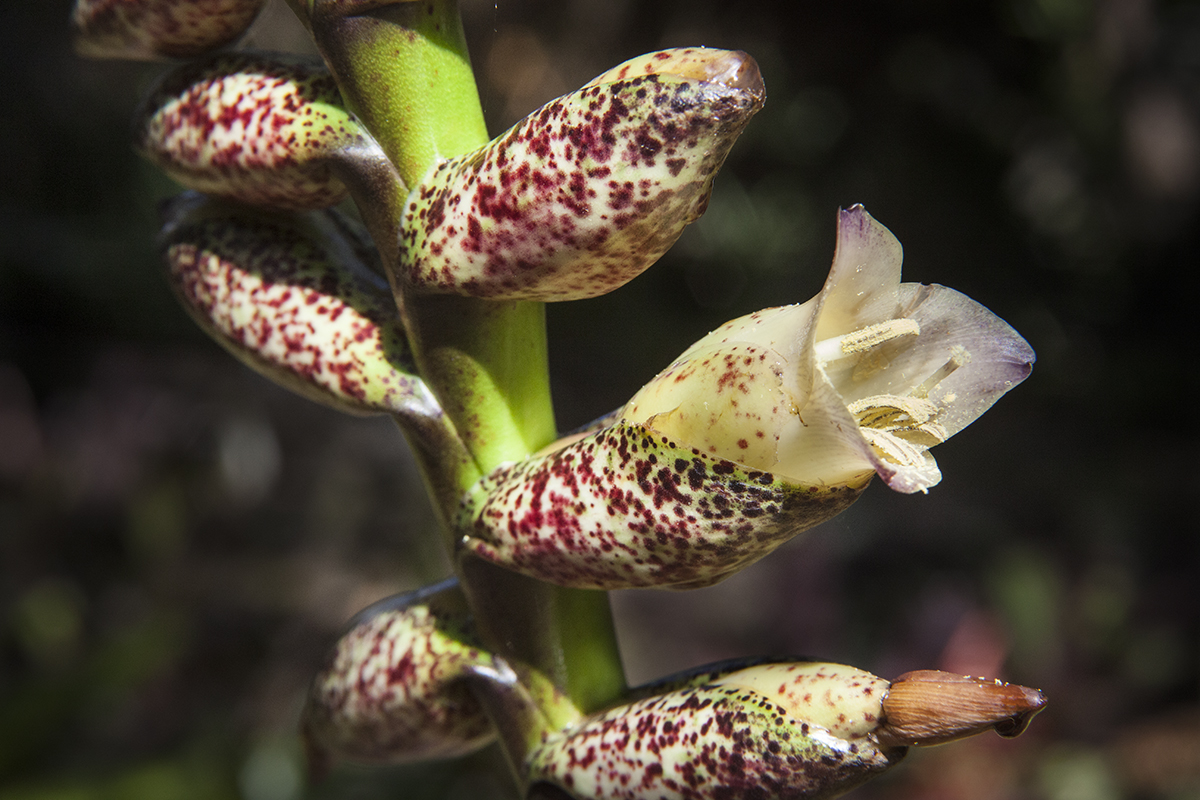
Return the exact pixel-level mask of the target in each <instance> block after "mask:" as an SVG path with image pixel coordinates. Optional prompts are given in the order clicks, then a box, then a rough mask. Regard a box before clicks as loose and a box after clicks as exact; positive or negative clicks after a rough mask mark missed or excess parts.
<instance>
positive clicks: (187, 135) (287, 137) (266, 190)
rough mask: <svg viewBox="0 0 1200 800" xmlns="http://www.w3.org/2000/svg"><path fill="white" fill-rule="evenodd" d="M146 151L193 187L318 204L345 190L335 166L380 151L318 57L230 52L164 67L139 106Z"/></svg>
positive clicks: (369, 160) (268, 202)
mask: <svg viewBox="0 0 1200 800" xmlns="http://www.w3.org/2000/svg"><path fill="white" fill-rule="evenodd" d="M136 130H137V134H136V135H137V146H138V148H139V149H140V150H141V152H142V154H143V155H145V156H146V158H148V159H149V160H150V161H152V162H153V163H154V164H156V165H157V166H159V167H160V168H162V170H163V171H164V172H166V173H167V174H168V175H169V176H171V177H172V178H174V179H175V180H177V181H179V182H180V183H182V184H183V185H184V186H186V187H188V188H189V189H195V190H197V191H201V192H206V193H208V194H212V195H218V196H221V197H225V198H228V199H232V200H236V201H238V202H242V203H248V204H250V205H261V206H269V207H272V208H282V209H314V208H326V207H328V206H332V205H336V204H337V203H339V202H341V201H342V200H344V199H345V198H346V196H347V194H348V190H347V187H346V185H345V183H344V182H343V180H342V176H341V175H340V174H339V170H340V169H344V168H347V167H349V166H352V165H354V166H357V167H358V168H359V171H362V170H364V169H368V168H371V167H375V171H378V167H377V166H376V165H379V164H381V163H383V162H385V161H386V157H385V156H384V155H383V153H382V151H381V150H380V149H379V146H378V144H377V143H376V142H375V140H374V139H373V138H372V137H371V136H370V134H368V133H367V132H366V130H365V129H364V128H363V127H362V126H361V125H359V123H358V121H357V120H356V119H355V118H354V116H353V115H352V114H351V113H350V112H349V111H347V110H346V109H345V108H344V107H343V105H342V100H341V95H340V94H339V92H338V88H337V84H336V83H335V82H334V80H333V78H332V77H331V76H330V75H329V73H328V72H327V71H326V70H325V69H324V68H322V67H319V66H314V65H312V64H309V63H308V62H305V61H300V60H296V59H290V60H282V59H281V57H276V56H271V57H267V56H263V55H256V54H250V53H232V54H225V55H220V56H216V57H213V58H209V59H207V60H204V61H200V62H196V63H192V64H186V65H183V66H182V67H180V68H178V69H177V70H175V71H174V72H172V73H169V74H168V75H167V76H166V77H165V78H164V79H163V80H162V81H161V82H160V83H159V84H158V86H157V87H156V88H155V89H154V91H152V92H151V94H150V95H149V97H148V98H147V100H146V102H145V103H144V105H143V108H142V110H141V111H140V112H139V114H138V122H137V124H136Z"/></svg>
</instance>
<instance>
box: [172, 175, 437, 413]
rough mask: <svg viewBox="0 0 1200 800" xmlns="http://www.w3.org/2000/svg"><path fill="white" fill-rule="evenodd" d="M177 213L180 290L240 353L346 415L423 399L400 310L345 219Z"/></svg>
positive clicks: (201, 209)
mask: <svg viewBox="0 0 1200 800" xmlns="http://www.w3.org/2000/svg"><path fill="white" fill-rule="evenodd" d="M185 197H186V196H185ZM178 205H179V206H186V205H187V204H186V202H185V201H180V202H179V203H178ZM177 216H178V218H177V219H174V220H173V221H172V222H171V223H169V224H168V228H167V235H166V239H165V245H164V254H165V259H166V262H167V266H168V268H169V271H170V277H171V282H172V285H173V287H174V288H175V290H176V293H177V294H178V295H179V297H180V298H181V300H182V301H183V303H184V306H185V307H186V308H187V309H188V311H189V312H191V314H192V316H193V317H195V318H196V320H197V322H199V324H200V325H201V327H203V328H204V329H205V330H206V331H207V332H208V333H209V334H211V335H212V336H213V337H214V338H216V339H217V341H218V342H220V343H221V344H222V345H224V346H225V347H226V348H228V349H229V350H230V351H231V352H233V354H234V355H236V356H238V357H239V358H241V359H242V360H243V361H245V362H246V363H248V364H250V365H251V366H252V367H254V368H256V369H258V370H259V371H260V372H263V373H264V374H266V375H267V376H268V377H271V378H273V379H274V380H276V381H277V382H279V383H282V384H283V385H285V386H287V387H289V388H292V389H295V390H297V391H300V392H301V393H302V394H304V395H306V396H308V397H312V398H313V399H317V400H321V401H323V402H325V403H327V404H330V405H333V406H335V407H337V408H340V409H342V410H345V411H351V412H354V413H360V414H361V413H369V412H380V411H394V412H402V411H404V410H405V409H407V408H409V407H410V405H411V404H413V403H418V402H425V392H426V390H425V387H424V384H423V382H421V381H420V380H419V379H417V378H415V377H413V375H414V372H415V368H414V367H413V365H412V357H411V353H410V351H409V348H408V343H407V340H406V339H405V336H404V332H403V327H402V326H401V323H400V319H399V312H398V311H397V310H396V306H395V303H394V301H393V300H392V296H391V293H390V292H389V291H388V289H387V284H386V282H385V281H384V280H383V278H382V277H380V276H379V275H378V274H376V273H374V272H372V271H371V268H370V267H369V266H368V264H369V263H370V259H372V258H373V251H372V250H371V249H370V248H369V246H368V245H367V244H366V237H365V234H363V233H362V232H361V231H359V230H357V229H356V228H355V227H353V226H352V225H351V224H350V223H349V221H348V220H346V218H344V217H343V216H341V215H340V214H337V213H336V212H332V211H324V212H310V213H308V214H306V215H291V214H284V213H261V214H247V213H245V211H244V210H235V209H230V208H228V207H224V206H222V205H221V204H219V203H217V202H213V201H209V202H201V203H200V204H199V205H197V206H193V207H190V208H185V209H183V210H182V211H181V212H180V213H179V214H178V215H177Z"/></svg>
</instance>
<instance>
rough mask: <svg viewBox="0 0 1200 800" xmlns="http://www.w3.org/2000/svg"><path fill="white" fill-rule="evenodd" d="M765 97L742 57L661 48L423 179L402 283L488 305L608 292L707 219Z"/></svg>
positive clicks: (410, 222)
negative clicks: (720, 173) (722, 172)
mask: <svg viewBox="0 0 1200 800" xmlns="http://www.w3.org/2000/svg"><path fill="white" fill-rule="evenodd" d="M763 98H764V93H763V85H762V78H761V76H760V75H759V72H758V67H757V65H755V63H754V61H753V59H751V58H750V57H749V56H748V55H746V54H745V53H741V52H730V51H724V50H709V49H704V48H691V49H686V50H668V51H664V52H661V53H652V54H650V55H648V56H642V57H641V58H639V59H634V61H631V62H627V64H625V65H622V66H621V67H618V68H616V69H614V70H611V71H610V72H608V73H605V75H603V76H601V77H600V78H597V79H596V80H595V81H592V82H591V83H589V84H587V85H586V86H585V87H584V88H582V89H580V90H579V91H576V92H573V93H571V94H568V95H565V96H563V97H560V98H558V99H557V100H554V101H552V102H550V103H548V104H547V105H545V106H543V107H542V108H541V109H540V110H538V111H536V112H534V113H533V114H531V115H529V116H528V117H526V118H525V120H524V121H522V122H520V123H518V124H517V125H516V126H515V127H513V128H512V129H511V130H509V131H508V132H507V133H505V134H503V135H502V136H500V137H498V138H497V139H495V140H493V141H492V142H491V143H490V144H488V145H486V146H485V147H483V148H481V149H480V150H476V151H474V152H471V153H466V154H464V155H461V156H459V157H457V158H453V159H450V160H448V161H443V162H442V163H440V164H438V165H436V166H435V167H434V168H433V169H432V170H431V172H430V173H429V174H428V175H427V176H426V178H425V180H424V181H422V182H421V184H419V185H418V186H417V187H416V189H415V190H414V191H413V193H412V196H411V198H410V201H409V206H408V208H407V210H406V212H405V216H404V222H403V229H402V234H401V244H402V247H403V250H404V254H405V255H404V259H403V262H404V263H403V265H402V267H401V269H402V270H404V272H403V279H404V280H406V281H407V282H408V283H409V284H411V285H412V286H414V287H416V288H418V289H420V290H425V291H430V292H439V293H453V294H463V295H468V296H472V297H485V298H493V299H526V300H542V301H557V300H576V299H580V298H586V297H596V296H598V295H601V294H604V293H606V292H609V291H612V290H613V289H615V288H617V287H618V286H621V285H623V284H625V283H627V282H628V281H630V280H632V279H633V278H634V277H636V276H637V275H639V274H641V272H642V271H643V270H645V269H646V268H647V267H649V266H650V265H651V264H653V263H654V262H655V261H656V260H658V258H659V257H660V256H661V255H662V254H663V253H664V252H666V251H667V249H668V248H669V247H670V246H671V245H672V244H674V242H675V240H676V239H677V238H679V235H680V234H681V233H682V232H683V228H684V227H685V226H686V225H687V224H688V223H690V222H693V221H694V220H695V219H697V218H698V217H699V216H700V215H701V214H702V213H703V212H704V209H705V207H706V206H707V204H708V197H709V194H710V192H711V190H712V181H713V178H714V177H715V175H716V172H717V170H718V169H719V168H720V166H721V164H722V163H723V162H724V161H725V156H726V155H727V154H728V152H729V149H730V147H732V145H733V142H734V140H736V139H737V137H738V135H739V134H740V133H741V132H742V130H743V128H744V127H745V125H746V123H747V122H748V121H749V119H750V117H751V116H753V115H754V113H755V112H757V111H758V109H759V108H760V107H761V106H762V102H763Z"/></svg>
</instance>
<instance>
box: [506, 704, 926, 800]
mask: <svg viewBox="0 0 1200 800" xmlns="http://www.w3.org/2000/svg"><path fill="white" fill-rule="evenodd" d="M904 754H905V749H904V748H881V747H879V746H878V745H877V744H876V743H875V742H874V741H873V740H872V739H871V738H870V737H869V736H864V737H861V738H857V739H854V740H845V739H841V738H839V737H837V736H834V735H832V734H831V733H829V732H828V731H827V730H825V729H823V728H821V727H819V726H816V725H810V724H809V723H806V722H803V721H802V720H798V719H796V718H794V717H792V716H790V715H789V713H788V711H787V710H786V709H785V708H784V707H783V706H781V705H779V704H777V703H775V702H773V701H772V700H771V699H769V698H768V697H766V696H764V695H762V694H759V693H758V692H755V691H751V690H748V689H742V688H738V687H730V686H717V685H713V684H706V685H702V686H698V687H692V688H686V689H681V690H677V691H673V692H669V693H667V694H664V695H661V696H657V697H651V698H647V699H644V700H640V701H637V702H634V703H632V704H630V705H627V706H620V707H618V708H614V709H612V710H610V711H606V712H604V713H601V714H597V715H595V716H592V717H589V718H586V719H584V720H583V721H581V722H580V723H578V724H576V725H574V726H571V727H570V728H568V729H567V730H566V731H564V732H563V733H561V734H559V735H557V736H552V737H550V738H549V739H548V740H547V741H546V742H545V744H544V745H543V746H542V747H540V748H538V749H537V750H535V751H534V752H533V754H532V755H531V756H530V758H529V759H528V766H527V769H528V780H529V781H530V782H531V783H538V782H540V781H545V782H549V783H551V784H553V785H555V786H558V787H559V788H561V789H563V790H565V791H566V792H568V793H569V795H570V796H572V797H575V798H580V800H645V798H655V800H799V798H808V799H809V800H812V799H813V798H829V797H836V796H838V795H840V794H842V793H843V792H846V791H848V790H849V789H851V788H853V787H854V786H857V785H858V784H860V783H862V782H864V781H866V780H868V779H869V778H871V777H874V776H875V775H876V774H878V773H880V772H882V771H884V770H886V769H887V768H888V767H890V766H892V765H893V764H895V763H897V762H898V761H899V760H900V759H901V758H903V756H904Z"/></svg>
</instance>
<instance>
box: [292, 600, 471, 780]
mask: <svg viewBox="0 0 1200 800" xmlns="http://www.w3.org/2000/svg"><path fill="white" fill-rule="evenodd" d="M490 662H491V655H490V654H489V653H488V652H487V651H486V650H484V649H483V648H482V646H481V645H480V643H479V641H478V639H477V636H476V633H475V630H474V626H473V623H472V621H471V616H470V612H469V610H468V608H467V602H466V599H465V597H464V596H463V594H462V592H461V591H460V590H459V588H458V586H457V584H456V583H455V581H453V580H450V581H445V582H443V583H440V584H437V585H435V586H432V587H429V588H426V589H422V590H420V591H417V592H411V593H408V594H403V595H397V596H395V597H391V598H388V599H386V600H382V601H380V602H379V603H376V604H375V605H373V606H370V607H368V608H367V609H365V610H364V611H362V612H361V613H360V614H358V616H356V617H355V619H354V620H353V621H352V622H351V623H350V626H349V628H348V630H347V631H346V633H345V634H343V635H342V637H341V638H340V639H339V640H338V642H337V643H336V644H335V645H334V647H333V649H332V650H331V652H330V653H329V656H328V658H327V661H326V664H325V667H324V668H323V669H322V670H321V672H320V673H319V674H318V675H317V677H316V678H315V680H314V681H313V683H312V687H311V689H310V690H309V694H308V700H307V703H306V705H305V708H304V713H303V720H302V723H301V730H302V735H303V737H304V742H305V747H306V749H307V751H308V756H309V763H310V766H311V768H312V770H313V772H314V773H315V774H317V775H318V776H319V775H321V774H322V773H323V772H324V771H325V769H327V768H328V767H329V766H330V765H331V764H332V763H334V762H336V761H349V762H355V763H364V764H398V763H407V762H411V761H419V760H423V759H432V758H451V757H455V756H461V755H466V754H467V753H471V752H474V751H475V750H478V749H479V748H481V747H483V746H485V745H487V744H488V743H490V742H491V741H492V740H493V739H494V738H495V731H494V729H493V728H492V724H491V722H490V721H489V720H488V717H487V714H486V713H485V712H484V710H483V708H482V706H481V705H480V704H479V702H478V701H477V700H476V698H475V696H474V695H473V694H472V693H471V690H470V688H469V687H468V685H467V683H466V682H465V681H464V680H463V679H464V677H465V676H466V675H467V672H468V670H469V669H470V668H471V667H473V666H478V665H481V664H489V663H490Z"/></svg>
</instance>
